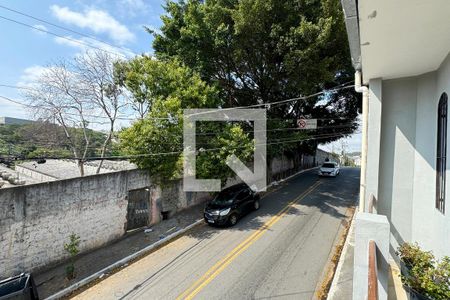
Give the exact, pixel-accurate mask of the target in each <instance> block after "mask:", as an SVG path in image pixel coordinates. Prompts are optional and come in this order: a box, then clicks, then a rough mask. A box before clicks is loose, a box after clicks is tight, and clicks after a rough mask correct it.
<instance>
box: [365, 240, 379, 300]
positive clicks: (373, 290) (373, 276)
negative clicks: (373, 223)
mask: <svg viewBox="0 0 450 300" xmlns="http://www.w3.org/2000/svg"><path fill="white" fill-rule="evenodd" d="M368 275H369V280H368V290H367V291H368V292H367V300H378V271H377V244H376V243H375V241H373V240H371V241H369V274H368Z"/></svg>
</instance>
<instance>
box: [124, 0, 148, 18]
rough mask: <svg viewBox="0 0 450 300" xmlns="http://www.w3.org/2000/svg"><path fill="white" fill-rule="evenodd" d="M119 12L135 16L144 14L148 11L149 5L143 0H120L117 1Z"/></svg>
mask: <svg viewBox="0 0 450 300" xmlns="http://www.w3.org/2000/svg"><path fill="white" fill-rule="evenodd" d="M117 6H118V8H119V9H120V13H124V14H128V15H131V16H135V15H137V14H144V13H146V12H147V11H148V9H149V6H148V5H147V4H146V3H145V2H144V1H143V0H120V1H118V2H117Z"/></svg>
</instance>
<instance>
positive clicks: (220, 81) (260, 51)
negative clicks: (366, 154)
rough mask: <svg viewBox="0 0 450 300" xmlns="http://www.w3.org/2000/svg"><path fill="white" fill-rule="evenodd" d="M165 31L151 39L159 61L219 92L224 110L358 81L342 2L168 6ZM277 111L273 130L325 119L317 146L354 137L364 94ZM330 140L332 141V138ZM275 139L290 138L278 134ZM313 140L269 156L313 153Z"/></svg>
mask: <svg viewBox="0 0 450 300" xmlns="http://www.w3.org/2000/svg"><path fill="white" fill-rule="evenodd" d="M165 9H166V11H167V14H166V15H163V16H162V17H161V19H162V21H163V26H162V27H161V33H153V35H154V37H155V39H154V42H153V47H154V49H155V53H156V55H157V57H158V58H159V59H163V60H164V59H167V58H176V59H179V60H180V61H182V62H183V63H184V64H185V65H186V66H188V67H190V68H192V69H194V70H195V71H197V72H198V73H199V74H200V76H201V78H202V79H203V80H205V81H206V82H207V83H208V84H214V85H217V86H218V87H219V91H220V95H221V97H222V99H224V104H223V106H225V107H226V106H229V107H232V106H236V105H239V106H244V105H251V104H256V103H261V102H264V103H271V102H275V101H279V100H284V99H289V98H293V97H298V96H302V95H308V94H312V93H316V92H318V91H321V90H323V89H326V88H330V87H334V86H337V85H339V84H343V83H345V82H349V81H352V80H353V70H352V67H351V63H350V54H349V51H348V42H347V35H346V30H345V26H344V22H343V16H342V9H341V6H340V1H338V0H323V1H319V0H313V1H311V0H286V1H279V0H240V1H238V0H210V1H200V0H188V1H179V2H176V1H168V2H167V4H166V7H165ZM294 103H295V104H293V105H278V106H274V107H272V108H271V109H270V110H269V113H268V117H269V118H271V119H272V120H273V121H272V125H271V126H269V127H268V128H269V129H270V128H280V127H281V128H284V127H291V128H292V127H296V125H295V123H294V122H291V124H289V125H288V126H286V125H287V124H285V120H295V119H297V118H299V117H301V116H305V117H310V118H321V119H320V120H319V126H321V127H322V128H321V129H320V130H318V131H317V133H318V134H325V133H327V134H328V136H327V135H322V137H321V138H319V139H317V140H316V141H317V142H328V141H332V140H336V139H338V138H340V137H341V136H340V135H337V134H336V133H341V134H343V135H348V134H351V133H352V132H353V131H354V130H355V129H356V128H357V125H356V117H357V113H358V109H359V106H360V96H358V95H357V94H355V92H354V91H352V90H350V89H349V90H342V91H336V92H330V93H327V94H326V95H325V96H323V97H313V98H311V99H309V100H304V101H298V102H294ZM330 135H334V136H332V137H330ZM276 136H277V137H286V138H287V137H292V131H291V132H281V131H280V132H278V133H277V135H276ZM316 141H311V142H309V143H303V144H300V143H297V144H295V145H294V146H293V147H290V149H284V148H282V147H279V145H276V146H271V147H270V149H269V151H270V152H271V153H277V154H279V153H283V152H285V151H288V152H289V151H294V152H295V151H299V150H301V151H304V152H308V151H311V150H313V149H315V145H316Z"/></svg>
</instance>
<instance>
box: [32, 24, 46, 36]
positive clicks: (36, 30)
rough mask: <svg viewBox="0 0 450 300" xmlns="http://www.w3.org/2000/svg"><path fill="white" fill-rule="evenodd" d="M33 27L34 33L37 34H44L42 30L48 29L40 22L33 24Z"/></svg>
mask: <svg viewBox="0 0 450 300" xmlns="http://www.w3.org/2000/svg"><path fill="white" fill-rule="evenodd" d="M33 27H34V28H35V29H33V31H34V32H36V33H37V34H39V35H44V34H45V32H43V30H44V31H47V30H48V29H47V27H45V26H44V25H42V24H37V25H33Z"/></svg>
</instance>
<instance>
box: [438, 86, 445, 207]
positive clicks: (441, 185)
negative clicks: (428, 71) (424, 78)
mask: <svg viewBox="0 0 450 300" xmlns="http://www.w3.org/2000/svg"><path fill="white" fill-rule="evenodd" d="M447 110H448V105H447V94H446V93H443V94H442V96H441V98H440V99H439V106H438V120H437V151H436V208H437V209H438V210H439V211H440V212H441V213H445V173H446V171H447Z"/></svg>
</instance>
